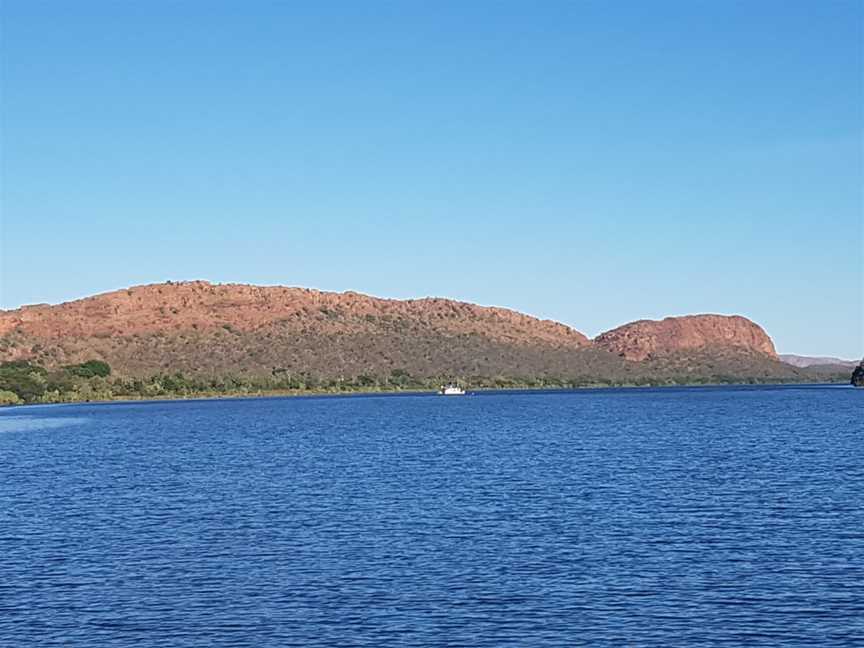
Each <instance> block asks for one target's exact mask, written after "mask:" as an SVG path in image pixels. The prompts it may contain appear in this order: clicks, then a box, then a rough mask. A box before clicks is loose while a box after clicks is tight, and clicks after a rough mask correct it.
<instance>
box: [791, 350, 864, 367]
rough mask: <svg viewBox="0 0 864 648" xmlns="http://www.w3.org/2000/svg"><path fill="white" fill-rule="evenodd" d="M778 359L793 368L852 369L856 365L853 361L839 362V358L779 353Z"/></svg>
mask: <svg viewBox="0 0 864 648" xmlns="http://www.w3.org/2000/svg"><path fill="white" fill-rule="evenodd" d="M778 357H779V358H780V361H781V362H785V363H786V364H788V365H792V366H793V367H815V366H826V365H836V366H840V367H854V366H855V365H857V364H858V363H857V362H855V361H854V360H841V359H840V358H832V357H829V356H801V355H795V354H792V353H781V354H780V355H779V356H778Z"/></svg>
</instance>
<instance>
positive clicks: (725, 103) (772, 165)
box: [0, 0, 864, 358]
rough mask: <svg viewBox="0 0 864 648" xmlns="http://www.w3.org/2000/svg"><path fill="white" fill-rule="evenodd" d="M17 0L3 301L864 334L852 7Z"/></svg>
mask: <svg viewBox="0 0 864 648" xmlns="http://www.w3.org/2000/svg"><path fill="white" fill-rule="evenodd" d="M0 7H2V9H0V18H2V44H0V55H2V83H0V90H2V176H0V179H2V199H0V208H2V220H0V224H2V228H0V237H2V239H0V253H2V259H0V273H2V276H0V307H3V308H13V307H17V306H19V305H21V304H25V303H33V302H52V303H53V302H58V301H63V300H68V299H73V298H77V297H82V296H86V295H88V294H92V293H96V292H102V291H107V290H112V289H116V288H120V287H125V286H128V285H132V284H140V283H151V282H156V281H164V280H168V279H171V280H181V279H196V278H200V279H208V280H211V281H217V282H242V283H258V284H286V285H299V286H308V287H315V288H320V289H324V290H337V291H342V290H357V291H360V292H365V293H370V294H374V295H379V296H384V297H420V296H427V295H438V296H446V297H453V298H458V299H463V300H468V301H473V302H478V303H481V304H489V305H500V306H507V307H511V308H515V309H518V310H521V311H525V312H528V313H530V314H533V315H537V316H541V317H547V318H551V319H556V320H559V321H562V322H565V323H567V324H570V325H572V326H574V327H575V328H577V329H579V330H581V331H583V332H584V333H586V334H588V335H591V336H593V335H596V334H597V333H599V332H601V331H603V330H606V329H608V328H612V327H614V326H617V325H619V324H622V323H624V322H627V321H631V320H635V319H640V318H659V317H663V316H666V315H676V314H686V313H698V312H719V313H739V314H742V315H745V316H747V317H750V318H752V319H754V320H755V321H757V322H758V323H760V324H761V325H763V326H764V327H765V328H766V330H767V331H768V332H769V334H770V335H771V336H772V337H773V338H774V340H775V342H776V344H777V347H778V349H779V350H781V351H784V352H794V353H804V354H831V355H839V356H844V357H850V358H851V357H856V356H858V357H860V356H861V355H862V354H864V312H862V310H864V306H862V302H864V286H862V276H864V259H862V256H864V252H862V248H864V235H862V228H864V225H862V218H864V217H862V209H864V204H862V203H864V193H862V192H864V189H862V186H864V181H862V180H864V153H862V141H864V138H862V105H864V90H862V84H864V81H862V79H864V64H862V59H864V56H862V31H864V28H862V25H864V3H862V2H860V1H859V0H850V1H845V2H844V1H837V0H827V1H820V0H809V1H807V2H794V1H791V0H782V1H771V0H760V1H758V2H745V1H741V2H735V1H733V0H724V1H717V0H705V1H699V0H682V1H681V2H663V1H660V0H655V1H652V2H644V1H642V0H618V1H615V2H609V1H607V0H603V1H598V2H578V1H572V2H563V1H553V0H546V1H544V2H529V1H527V0H521V1H519V2H491V1H485V0H482V1H481V0H469V1H467V2H466V1H464V0H459V1H436V2H418V1H412V0H404V1H403V0H400V1H392V2H383V1H380V0H369V1H368V2H355V1H354V0H350V1H348V0H346V1H343V2H308V3H301V2H268V1H263V0H250V1H240V0H235V1H232V2H224V1H223V2H220V1H214V0H207V1H203V0H202V1H198V2H195V1H192V0H185V1H170V2H169V1H166V0H154V1H152V2H113V1H112V2H92V1H88V0H77V1H76V2H61V1H59V0H55V1H52V2H39V1H34V0H26V1H25V0H4V1H3V2H2V4H0Z"/></svg>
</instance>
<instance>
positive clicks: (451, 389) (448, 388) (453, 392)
mask: <svg viewBox="0 0 864 648" xmlns="http://www.w3.org/2000/svg"><path fill="white" fill-rule="evenodd" d="M438 393H439V394H441V395H442V396H464V395H465V390H464V389H462V388H461V387H460V386H459V385H457V384H456V383H447V384H446V385H441V389H439V390H438Z"/></svg>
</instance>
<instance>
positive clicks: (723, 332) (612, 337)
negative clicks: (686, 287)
mask: <svg viewBox="0 0 864 648" xmlns="http://www.w3.org/2000/svg"><path fill="white" fill-rule="evenodd" d="M594 342H595V344H597V345H598V346H600V347H601V348H603V349H606V350H608V351H611V352H612V353H616V354H618V355H619V356H621V357H623V358H626V359H627V360H634V361H641V360H648V359H650V358H656V357H661V356H664V355H669V354H670V353H675V352H681V351H694V350H706V349H711V348H712V347H717V348H731V349H738V350H741V351H750V352H754V353H758V354H762V355H764V356H766V357H768V358H771V359H774V360H776V359H777V352H776V351H775V350H774V343H773V342H772V341H771V338H770V337H768V334H767V333H765V331H763V330H762V328H761V327H760V326H759V325H758V324H755V323H753V322H751V321H750V320H748V319H747V318H744V317H740V316H737V315H735V316H726V315H689V316H686V317H667V318H666V319H663V320H660V321H653V320H639V321H637V322H632V323H630V324H625V325H624V326H619V327H618V328H616V329H613V330H611V331H607V332H606V333H603V334H602V335H599V336H598V337H597V338H596V339H595V341H594Z"/></svg>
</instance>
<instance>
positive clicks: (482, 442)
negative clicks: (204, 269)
mask: <svg viewBox="0 0 864 648" xmlns="http://www.w3.org/2000/svg"><path fill="white" fill-rule="evenodd" d="M862 421H864V390H858V391H855V390H853V389H851V388H845V387H782V388H771V387H753V388H689V389H630V390H625V389H622V390H612V389H609V390H596V391H594V390H585V391H577V392H554V393H548V392H547V393H541V392H534V393H494V394H481V395H474V396H468V397H462V398H443V397H437V396H431V395H430V396H425V395H424V396H376V397H366V396H364V397H338V398H337V397H329V398H280V399H258V400H222V401H189V402H161V403H130V404H127V403H121V404H92V405H87V404H82V405H68V406H41V407H26V408H17V409H9V410H5V411H3V412H2V413H0V465H2V478H0V645H3V646H88V647H89V646H129V647H131V646H172V647H173V646H396V645H400V646H401V645H410V646H418V645H428V646H439V645H454V646H456V645H458V646H505V645H512V646H535V645H536V646H574V645H629V646H673V645H679V646H722V645H728V646H736V645H748V646H759V645H764V646H769V645H770V646H778V645H788V646H793V645H802V646H803V645H821V646H828V645H838V646H840V645H854V644H856V643H857V645H862V642H864V423H862Z"/></svg>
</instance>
